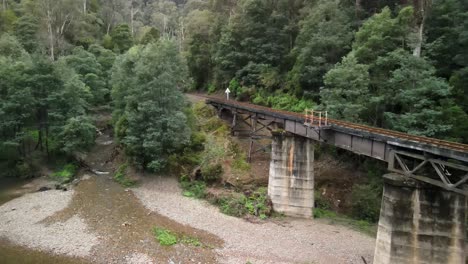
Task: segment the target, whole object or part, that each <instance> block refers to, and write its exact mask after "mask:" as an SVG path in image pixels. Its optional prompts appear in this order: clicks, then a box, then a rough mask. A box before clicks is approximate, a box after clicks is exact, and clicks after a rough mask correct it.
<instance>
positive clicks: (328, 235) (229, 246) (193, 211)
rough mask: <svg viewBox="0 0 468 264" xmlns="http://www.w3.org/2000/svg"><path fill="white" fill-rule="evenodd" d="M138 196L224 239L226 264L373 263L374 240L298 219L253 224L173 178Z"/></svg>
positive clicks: (139, 191) (150, 183)
mask: <svg viewBox="0 0 468 264" xmlns="http://www.w3.org/2000/svg"><path fill="white" fill-rule="evenodd" d="M134 193H135V194H136V196H137V197H138V198H139V199H140V200H141V202H142V203H143V204H144V205H145V206H146V207H147V208H148V209H150V210H153V211H155V212H158V213H159V214H162V215H164V216H167V217H169V218H170V219H172V220H174V221H177V222H179V223H181V224H185V225H190V226H192V227H194V228H198V229H201V230H205V231H207V232H210V233H213V234H214V235H216V236H219V237H220V238H221V239H223V240H224V241H225V245H224V247H223V248H222V249H220V250H218V251H217V252H218V254H219V258H218V261H219V262H221V263H233V264H234V263H246V262H247V261H250V262H252V263H256V264H258V263H327V264H328V263H363V262H362V259H361V256H362V257H364V258H365V259H366V261H367V263H371V262H372V257H373V251H374V244H375V239H373V238H371V237H369V236H367V235H364V234H361V233H359V232H356V231H352V230H349V229H347V228H345V227H342V226H334V225H328V224H324V223H321V222H320V221H314V220H305V219H293V218H286V219H284V220H282V221H280V223H275V222H273V221H266V222H264V223H260V224H257V223H250V222H247V221H245V220H242V219H238V218H235V217H230V216H227V215H224V214H222V213H220V212H219V210H218V208H216V207H214V206H211V205H209V204H208V203H207V202H204V201H200V200H194V199H191V198H187V197H184V196H182V194H181V191H180V189H179V186H178V183H177V181H176V180H175V179H173V178H164V177H157V178H154V179H151V180H147V181H146V182H145V183H144V184H142V185H141V187H139V188H136V189H134Z"/></svg>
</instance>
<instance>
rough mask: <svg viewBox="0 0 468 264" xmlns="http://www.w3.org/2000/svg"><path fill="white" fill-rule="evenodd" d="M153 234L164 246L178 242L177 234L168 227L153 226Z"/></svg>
mask: <svg viewBox="0 0 468 264" xmlns="http://www.w3.org/2000/svg"><path fill="white" fill-rule="evenodd" d="M153 234H154V236H155V237H156V240H158V242H159V244H161V245H162V246H172V245H175V244H177V236H176V235H175V234H173V233H172V232H171V231H169V230H167V229H163V228H158V227H155V228H153Z"/></svg>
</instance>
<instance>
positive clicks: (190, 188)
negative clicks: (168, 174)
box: [180, 176, 206, 199]
mask: <svg viewBox="0 0 468 264" xmlns="http://www.w3.org/2000/svg"><path fill="white" fill-rule="evenodd" d="M180 184H181V186H182V189H183V190H184V192H183V195H184V196H185V197H193V198H198V199H200V198H204V197H205V196H206V192H205V190H206V184H205V183H204V182H202V181H193V182H191V181H189V180H188V177H184V176H182V177H181V183H180Z"/></svg>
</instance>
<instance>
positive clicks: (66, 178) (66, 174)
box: [51, 163, 78, 183]
mask: <svg viewBox="0 0 468 264" xmlns="http://www.w3.org/2000/svg"><path fill="white" fill-rule="evenodd" d="M77 169H78V168H77V166H76V165H74V164H71V163H70V164H67V165H65V166H64V167H63V168H62V170H60V171H57V172H54V173H53V174H52V175H51V176H52V179H54V180H56V181H59V182H60V183H67V182H70V181H71V180H72V179H73V177H74V176H75V174H76V171H77Z"/></svg>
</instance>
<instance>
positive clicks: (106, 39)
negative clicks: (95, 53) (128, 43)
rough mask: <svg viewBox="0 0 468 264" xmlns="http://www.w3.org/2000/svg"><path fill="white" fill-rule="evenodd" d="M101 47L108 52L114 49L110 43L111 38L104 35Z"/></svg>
mask: <svg viewBox="0 0 468 264" xmlns="http://www.w3.org/2000/svg"><path fill="white" fill-rule="evenodd" d="M102 46H103V47H104V48H106V49H108V50H113V49H114V43H113V42H112V37H111V36H110V35H105V36H104V37H103V38H102Z"/></svg>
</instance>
